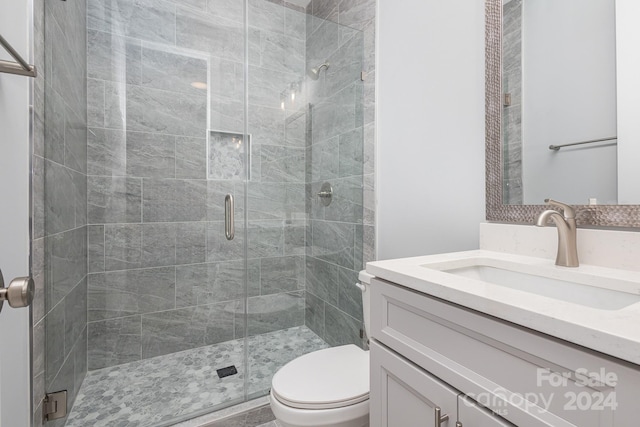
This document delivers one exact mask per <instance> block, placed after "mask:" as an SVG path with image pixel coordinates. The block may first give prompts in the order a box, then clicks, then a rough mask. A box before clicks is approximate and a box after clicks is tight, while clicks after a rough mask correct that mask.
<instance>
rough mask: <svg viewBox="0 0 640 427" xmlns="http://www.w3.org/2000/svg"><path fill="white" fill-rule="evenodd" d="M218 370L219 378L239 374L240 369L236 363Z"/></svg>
mask: <svg viewBox="0 0 640 427" xmlns="http://www.w3.org/2000/svg"><path fill="white" fill-rule="evenodd" d="M216 372H217V373H218V377H219V378H224V377H228V376H231V375H235V374H237V373H238V370H237V369H236V366H235V365H231V366H227V367H226V368H220V369H217V370H216Z"/></svg>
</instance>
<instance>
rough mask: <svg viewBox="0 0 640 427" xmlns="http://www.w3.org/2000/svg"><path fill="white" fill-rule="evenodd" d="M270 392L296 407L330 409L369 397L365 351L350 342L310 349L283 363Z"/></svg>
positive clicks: (367, 362)
mask: <svg viewBox="0 0 640 427" xmlns="http://www.w3.org/2000/svg"><path fill="white" fill-rule="evenodd" d="M271 392H272V393H273V395H274V396H275V397H276V398H277V399H278V400H279V401H280V402H282V403H283V404H285V405H287V406H291V407H293V408H300V409H330V408H340V407H344V406H349V405H354V404H356V403H359V402H363V401H365V400H367V399H369V352H368V351H364V350H362V349H361V348H359V347H356V346H355V345H353V344H349V345H343V346H340V347H333V348H327V349H324V350H319V351H314V352H313V353H309V354H306V355H304V356H301V357H298V358H297V359H294V360H292V361H291V362H289V363H287V364H286V365H284V366H283V367H282V368H281V369H280V370H279V371H278V372H276V374H275V375H274V376H273V380H272V381H271Z"/></svg>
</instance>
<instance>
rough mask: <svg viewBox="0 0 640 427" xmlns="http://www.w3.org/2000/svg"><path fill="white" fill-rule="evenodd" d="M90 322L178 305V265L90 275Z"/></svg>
mask: <svg viewBox="0 0 640 427" xmlns="http://www.w3.org/2000/svg"><path fill="white" fill-rule="evenodd" d="M88 287H89V290H88V310H89V321H90V322H93V321H96V320H105V319H113V318H117V317H124V316H130V315H135V314H143V313H151V312H154V311H162V310H169V309H172V308H175V287H176V283H175V268H174V267H161V268H148V269H140V270H125V271H113V272H106V273H94V274H90V275H89V285H88Z"/></svg>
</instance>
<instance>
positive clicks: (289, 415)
mask: <svg viewBox="0 0 640 427" xmlns="http://www.w3.org/2000/svg"><path fill="white" fill-rule="evenodd" d="M371 278H372V276H371V275H369V274H367V273H365V272H364V271H361V272H360V275H359V280H360V284H358V285H357V286H358V287H360V289H361V290H362V303H363V304H362V305H363V315H364V323H365V330H369V295H370V291H369V284H370V283H371ZM269 400H270V404H271V410H272V411H273V414H274V415H275V417H276V419H277V420H278V421H279V422H280V424H282V425H283V426H284V427H325V426H326V427H329V426H332V427H367V426H369V352H368V351H365V350H362V349H361V348H360V347H357V346H355V345H353V344H349V345H343V346H339V347H332V348H327V349H324V350H318V351H314V352H312V353H309V354H305V355H304V356H301V357H298V358H296V359H294V360H292V361H291V362H289V363H287V364H286V365H284V366H283V367H282V368H280V370H278V372H276V374H275V375H274V376H273V380H272V381H271V393H270V396H269Z"/></svg>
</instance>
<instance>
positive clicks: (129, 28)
mask: <svg viewBox="0 0 640 427" xmlns="http://www.w3.org/2000/svg"><path fill="white" fill-rule="evenodd" d="M87 17H88V18H87V25H88V27H89V28H90V29H94V30H100V31H108V32H112V33H115V34H120V35H124V36H128V37H134V38H138V39H142V40H148V41H153V42H163V43H169V44H174V43H175V34H176V7H175V4H173V3H171V2H168V1H162V0H113V1H108V2H105V1H103V0H89V2H88V8H87Z"/></svg>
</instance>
